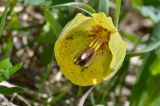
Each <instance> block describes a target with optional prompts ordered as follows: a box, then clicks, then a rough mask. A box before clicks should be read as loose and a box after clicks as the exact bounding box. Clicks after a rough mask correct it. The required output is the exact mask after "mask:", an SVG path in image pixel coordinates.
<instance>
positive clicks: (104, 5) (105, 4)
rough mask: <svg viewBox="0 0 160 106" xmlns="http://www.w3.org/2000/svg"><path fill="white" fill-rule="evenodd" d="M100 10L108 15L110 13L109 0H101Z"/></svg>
mask: <svg viewBox="0 0 160 106" xmlns="http://www.w3.org/2000/svg"><path fill="white" fill-rule="evenodd" d="M98 12H104V13H105V14H106V15H108V12H109V0H100V1H99V6H98Z"/></svg>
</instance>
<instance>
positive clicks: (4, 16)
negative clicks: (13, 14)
mask: <svg viewBox="0 0 160 106" xmlns="http://www.w3.org/2000/svg"><path fill="white" fill-rule="evenodd" d="M9 5H10V2H9V1H7V3H6V5H5V10H4V12H3V14H2V16H1V18H0V37H1V35H2V31H3V28H4V25H5V22H6V19H7V14H8V10H9Z"/></svg>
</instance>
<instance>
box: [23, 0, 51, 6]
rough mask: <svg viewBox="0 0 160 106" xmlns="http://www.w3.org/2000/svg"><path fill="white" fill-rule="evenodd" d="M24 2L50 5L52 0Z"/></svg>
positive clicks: (25, 1) (25, 0) (28, 0)
mask: <svg viewBox="0 0 160 106" xmlns="http://www.w3.org/2000/svg"><path fill="white" fill-rule="evenodd" d="M23 1H24V3H27V4H32V5H43V6H44V5H50V4H51V3H52V0H23Z"/></svg>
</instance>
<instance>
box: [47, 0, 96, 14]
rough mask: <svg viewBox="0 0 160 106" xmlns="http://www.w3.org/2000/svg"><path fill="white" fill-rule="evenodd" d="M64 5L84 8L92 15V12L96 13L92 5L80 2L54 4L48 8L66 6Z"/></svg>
mask: <svg viewBox="0 0 160 106" xmlns="http://www.w3.org/2000/svg"><path fill="white" fill-rule="evenodd" d="M64 7H74V8H78V9H81V10H83V11H84V12H87V13H88V14H90V15H92V13H96V11H95V10H94V9H93V8H92V7H91V6H89V5H87V4H84V3H78V2H71V3H65V4H59V5H53V6H48V7H46V8H64Z"/></svg>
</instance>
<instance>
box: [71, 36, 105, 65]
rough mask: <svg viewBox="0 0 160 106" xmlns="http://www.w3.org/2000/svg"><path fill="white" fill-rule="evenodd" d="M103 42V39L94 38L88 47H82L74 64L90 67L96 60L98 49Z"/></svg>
mask: <svg viewBox="0 0 160 106" xmlns="http://www.w3.org/2000/svg"><path fill="white" fill-rule="evenodd" d="M102 44H103V40H102V39H100V38H97V39H95V40H93V41H92V42H91V43H90V44H89V46H88V47H85V48H84V49H82V50H81V51H80V52H79V53H78V54H77V55H76V56H75V57H74V60H73V62H74V64H77V65H79V66H82V67H88V66H89V65H90V64H91V63H92V62H93V60H94V58H95V56H96V53H97V51H98V49H99V48H100V47H101V45H102Z"/></svg>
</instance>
